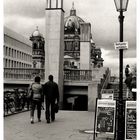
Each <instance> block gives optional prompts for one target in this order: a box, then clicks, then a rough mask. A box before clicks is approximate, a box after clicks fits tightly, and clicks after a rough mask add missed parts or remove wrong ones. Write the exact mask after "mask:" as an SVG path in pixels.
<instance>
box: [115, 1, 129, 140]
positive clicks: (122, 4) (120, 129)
mask: <svg viewBox="0 0 140 140" xmlns="http://www.w3.org/2000/svg"><path fill="white" fill-rule="evenodd" d="M114 2H115V6H116V9H117V11H118V12H119V13H120V15H119V17H118V18H119V23H120V40H119V41H120V42H123V21H124V16H123V12H125V11H126V10H127V5H128V0H114ZM119 60H120V61H119V67H120V69H119V100H118V101H117V105H118V112H117V114H118V123H117V124H118V125H117V140H124V133H125V131H124V130H125V119H124V105H123V49H120V50H119Z"/></svg>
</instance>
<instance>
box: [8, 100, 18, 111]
mask: <svg viewBox="0 0 140 140" xmlns="http://www.w3.org/2000/svg"><path fill="white" fill-rule="evenodd" d="M9 110H10V112H11V113H14V112H15V111H16V107H15V103H14V101H11V102H9Z"/></svg>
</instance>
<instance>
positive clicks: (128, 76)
mask: <svg viewBox="0 0 140 140" xmlns="http://www.w3.org/2000/svg"><path fill="white" fill-rule="evenodd" d="M125 76H126V79H125V84H126V86H127V87H128V88H129V90H131V82H132V71H131V69H130V66H129V65H128V64H127V65H126V68H125Z"/></svg>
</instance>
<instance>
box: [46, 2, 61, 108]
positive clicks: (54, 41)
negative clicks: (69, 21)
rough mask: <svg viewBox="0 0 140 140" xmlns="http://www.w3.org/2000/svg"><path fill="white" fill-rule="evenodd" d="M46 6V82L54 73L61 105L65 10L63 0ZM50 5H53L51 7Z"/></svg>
mask: <svg viewBox="0 0 140 140" xmlns="http://www.w3.org/2000/svg"><path fill="white" fill-rule="evenodd" d="M48 2H49V3H50V4H49V3H47V5H48V7H47V8H46V24H45V25H46V35H45V36H46V37H45V54H46V55H45V82H46V81H48V76H49V75H50V74H52V75H53V76H54V81H55V82H57V83H58V87H59V93H60V106H61V107H62V103H63V63H64V11H63V9H62V5H61V4H62V0H61V1H60V0H48ZM49 5H51V6H50V7H49Z"/></svg>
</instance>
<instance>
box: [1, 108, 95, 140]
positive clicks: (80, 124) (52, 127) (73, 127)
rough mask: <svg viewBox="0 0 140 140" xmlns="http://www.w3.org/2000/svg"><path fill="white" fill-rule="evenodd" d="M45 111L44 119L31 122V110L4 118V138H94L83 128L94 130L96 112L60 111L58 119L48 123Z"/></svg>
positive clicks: (54, 139)
mask: <svg viewBox="0 0 140 140" xmlns="http://www.w3.org/2000/svg"><path fill="white" fill-rule="evenodd" d="M44 114H45V113H44V111H43V112H42V119H41V120H42V121H41V122H37V119H36V114H35V123H34V124H31V123H30V112H24V113H20V114H16V115H12V116H8V117H5V118H4V140H93V134H84V133H81V132H80V131H81V130H82V131H83V130H93V126H94V113H93V112H87V111H59V113H57V114H56V121H55V122H52V123H50V124H47V123H46V120H45V115H44Z"/></svg>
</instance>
